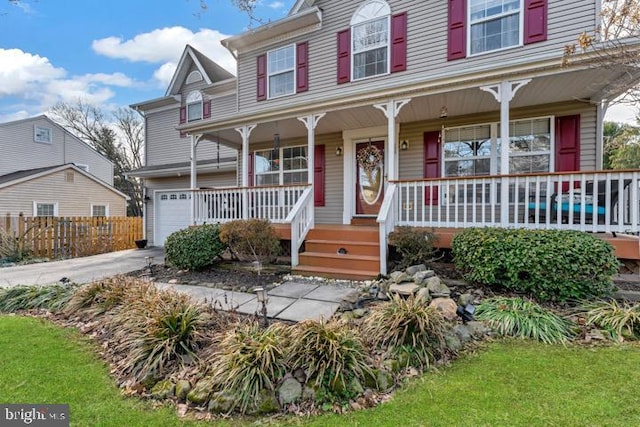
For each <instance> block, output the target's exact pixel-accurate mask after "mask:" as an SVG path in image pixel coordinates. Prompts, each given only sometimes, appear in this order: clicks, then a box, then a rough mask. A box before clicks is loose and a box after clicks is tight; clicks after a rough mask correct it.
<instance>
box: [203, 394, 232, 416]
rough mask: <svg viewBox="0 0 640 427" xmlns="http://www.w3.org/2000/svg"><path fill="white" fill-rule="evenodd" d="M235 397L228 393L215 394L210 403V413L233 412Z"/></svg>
mask: <svg viewBox="0 0 640 427" xmlns="http://www.w3.org/2000/svg"><path fill="white" fill-rule="evenodd" d="M234 402H235V396H233V395H232V394H231V393H230V392H228V391H218V392H215V393H213V395H212V396H211V400H210V401H209V407H208V409H209V412H212V413H214V414H228V413H230V412H231V411H232V410H233V407H234Z"/></svg>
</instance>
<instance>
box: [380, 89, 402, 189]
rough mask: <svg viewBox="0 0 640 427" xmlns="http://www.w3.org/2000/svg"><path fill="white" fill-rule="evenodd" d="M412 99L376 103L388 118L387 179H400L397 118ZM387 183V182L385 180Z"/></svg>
mask: <svg viewBox="0 0 640 427" xmlns="http://www.w3.org/2000/svg"><path fill="white" fill-rule="evenodd" d="M409 101H411V98H408V99H398V100H395V99H392V100H391V101H389V102H387V103H384V104H374V105H373V106H374V107H376V108H377V109H378V110H380V111H382V112H383V113H384V115H385V116H386V118H387V129H388V130H387V147H386V149H385V157H386V161H385V163H386V172H387V180H390V179H391V180H394V179H398V176H399V174H398V144H397V143H396V142H397V138H398V122H397V121H396V118H397V117H398V114H399V113H400V110H402V107H404V106H405V105H407V104H408V103H409ZM385 184H386V182H385Z"/></svg>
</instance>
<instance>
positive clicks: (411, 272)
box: [404, 264, 427, 276]
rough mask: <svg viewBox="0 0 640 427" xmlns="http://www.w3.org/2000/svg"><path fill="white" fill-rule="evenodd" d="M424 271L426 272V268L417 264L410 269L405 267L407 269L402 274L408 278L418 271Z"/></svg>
mask: <svg viewBox="0 0 640 427" xmlns="http://www.w3.org/2000/svg"><path fill="white" fill-rule="evenodd" d="M426 270H427V266H425V265H424V264H418V265H412V266H411V267H407V269H406V270H405V271H404V272H405V273H407V274H408V275H409V276H413V275H414V274H416V273H417V272H419V271H426Z"/></svg>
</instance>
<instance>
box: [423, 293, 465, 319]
mask: <svg viewBox="0 0 640 427" xmlns="http://www.w3.org/2000/svg"><path fill="white" fill-rule="evenodd" d="M429 306H430V307H435V308H436V309H437V310H438V311H440V314H441V315H442V317H444V318H445V319H447V320H455V318H456V317H457V316H458V315H457V313H456V310H457V309H458V305H457V304H456V302H455V301H454V300H452V299H451V298H435V299H434V300H433V301H431V303H429Z"/></svg>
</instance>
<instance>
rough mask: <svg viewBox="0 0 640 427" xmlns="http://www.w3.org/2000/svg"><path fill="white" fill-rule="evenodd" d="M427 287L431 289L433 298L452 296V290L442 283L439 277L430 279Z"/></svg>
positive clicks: (426, 284)
mask: <svg viewBox="0 0 640 427" xmlns="http://www.w3.org/2000/svg"><path fill="white" fill-rule="evenodd" d="M425 287H426V288H427V289H429V293H430V294H431V297H432V298H447V297H449V296H451V290H450V289H449V287H448V286H447V285H445V284H444V283H442V282H441V281H440V278H439V277H438V276H434V277H430V278H428V279H427V281H426V283H425Z"/></svg>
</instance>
